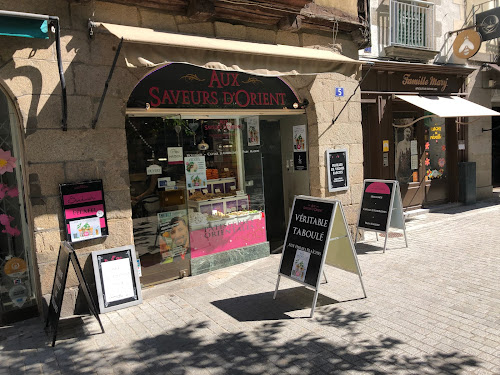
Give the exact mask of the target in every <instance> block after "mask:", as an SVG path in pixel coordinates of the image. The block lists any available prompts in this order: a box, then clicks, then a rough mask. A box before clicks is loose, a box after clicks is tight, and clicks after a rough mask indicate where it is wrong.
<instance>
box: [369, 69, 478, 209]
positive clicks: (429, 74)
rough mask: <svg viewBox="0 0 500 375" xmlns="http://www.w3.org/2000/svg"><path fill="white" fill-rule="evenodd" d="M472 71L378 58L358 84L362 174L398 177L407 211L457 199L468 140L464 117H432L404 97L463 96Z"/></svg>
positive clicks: (385, 177)
mask: <svg viewBox="0 0 500 375" xmlns="http://www.w3.org/2000/svg"><path fill="white" fill-rule="evenodd" d="M366 71H367V70H366ZM366 71H365V72H366ZM471 71H472V69H468V68H461V67H448V66H447V67H444V66H433V65H426V64H409V63H406V64H405V63H395V62H394V63H389V62H387V63H383V62H377V63H375V65H374V67H373V68H372V69H371V71H370V72H369V73H368V76H367V78H366V79H365V81H364V82H363V84H362V86H361V88H362V112H363V142H364V153H365V160H367V162H366V163H365V166H364V167H365V169H364V173H365V177H366V178H383V179H396V180H398V181H399V183H400V186H401V194H402V199H403V206H404V207H405V208H406V209H407V210H411V209H418V208H421V207H424V206H429V205H435V204H441V203H446V202H455V201H457V200H458V195H459V183H458V162H460V161H463V160H464V156H465V154H464V150H465V142H466V139H465V135H464V127H463V126H464V125H460V122H465V120H464V119H457V118H440V117H435V116H434V117H432V115H433V113H431V112H429V111H426V110H425V108H422V107H420V106H418V105H414V104H412V103H409V102H408V100H405V99H407V98H411V97H410V95H413V96H415V95H417V94H418V95H423V96H427V97H430V98H436V99H437V98H439V97H443V96H446V97H448V96H463V95H464V94H463V91H464V83H465V78H466V77H467V76H468V74H469V73H470V72H471ZM415 120H418V121H416V122H415ZM459 120H460V121H459ZM407 125H409V126H407ZM459 144H461V146H460V148H459Z"/></svg>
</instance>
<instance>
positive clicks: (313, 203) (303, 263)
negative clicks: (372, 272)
mask: <svg viewBox="0 0 500 375" xmlns="http://www.w3.org/2000/svg"><path fill="white" fill-rule="evenodd" d="M325 263H326V264H329V265H331V266H333V267H336V268H339V269H342V270H345V271H348V272H352V273H355V274H357V275H358V276H359V279H360V282H361V287H362V288H363V293H364V295H365V297H366V293H365V289H364V286H363V280H362V279H361V271H360V268H359V263H358V260H357V255H356V252H355V250H354V245H353V243H352V239H351V236H350V231H349V229H348V227H347V221H346V219H345V215H344V212H343V210H342V205H341V203H340V202H339V201H336V200H331V199H321V198H315V197H307V196H302V195H300V196H297V197H295V200H294V202H293V207H292V214H291V215H290V221H289V223H288V228H287V232H286V237H285V243H284V245H283V254H282V256H281V262H280V266H279V271H278V280H277V282H276V289H275V292H274V297H273V298H274V299H275V298H276V295H277V293H278V287H279V283H280V279H281V277H282V276H283V277H286V278H289V279H292V280H294V281H296V282H298V283H300V284H302V285H304V286H307V287H311V288H313V289H315V294H314V299H313V303H312V308H311V317H313V315H314V309H315V307H316V301H317V298H318V291H319V285H320V275H321V274H323V266H324V264H325Z"/></svg>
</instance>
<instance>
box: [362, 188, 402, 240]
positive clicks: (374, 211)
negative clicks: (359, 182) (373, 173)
mask: <svg viewBox="0 0 500 375" xmlns="http://www.w3.org/2000/svg"><path fill="white" fill-rule="evenodd" d="M394 184H395V181H383V180H365V185H364V189H363V198H362V201H361V209H360V213H359V220H358V228H364V229H369V230H373V231H376V232H386V231H387V230H388V225H389V223H388V221H389V212H390V210H391V202H392V195H393V192H394Z"/></svg>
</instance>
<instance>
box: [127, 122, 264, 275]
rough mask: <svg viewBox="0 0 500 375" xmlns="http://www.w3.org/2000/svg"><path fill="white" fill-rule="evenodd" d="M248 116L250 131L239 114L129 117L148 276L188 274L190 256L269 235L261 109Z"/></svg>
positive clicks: (139, 239)
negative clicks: (154, 171) (233, 116)
mask: <svg viewBox="0 0 500 375" xmlns="http://www.w3.org/2000/svg"><path fill="white" fill-rule="evenodd" d="M248 121H249V122H250V123H251V125H252V131H251V132H250V133H251V134H252V138H251V139H247V138H248V137H247V135H248V131H247V129H246V126H247V122H246V120H240V119H238V118H236V119H208V120H205V119H204V120H200V119H191V118H190V119H186V120H184V119H178V118H131V119H128V121H127V124H128V126H127V140H128V150H129V165H130V184H131V188H130V189H131V197H132V215H133V220H134V241H135V246H136V249H137V252H138V255H139V259H140V261H141V266H142V275H143V277H142V279H141V281H142V282H143V283H145V284H149V283H155V282H159V281H164V280H168V279H170V278H175V277H179V275H181V276H182V275H187V274H189V262H190V260H191V259H194V258H198V257H202V256H207V255H211V254H216V253H220V252H223V251H228V250H232V249H237V248H242V247H246V246H250V245H254V244H258V243H263V242H266V240H267V239H266V225H265V215H264V204H263V198H262V186H263V183H262V168H261V158H260V157H259V156H258V155H259V153H260V142H257V141H256V140H255V139H256V138H257V137H258V130H257V129H258V117H256V116H254V117H252V118H249V120H248ZM181 155H182V158H181ZM151 166H155V168H156V166H158V171H159V174H152V173H148V171H150V169H149V168H151ZM247 173H249V175H247ZM246 178H248V180H249V181H251V182H249V181H247V182H245V181H246V180H245V179H246ZM259 187H260V188H259Z"/></svg>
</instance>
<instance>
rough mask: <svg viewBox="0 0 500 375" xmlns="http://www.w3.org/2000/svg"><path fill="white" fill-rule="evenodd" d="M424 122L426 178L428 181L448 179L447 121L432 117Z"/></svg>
mask: <svg viewBox="0 0 500 375" xmlns="http://www.w3.org/2000/svg"><path fill="white" fill-rule="evenodd" d="M426 114H430V113H426ZM424 121H425V122H424V125H425V130H424V141H425V154H424V155H425V159H424V161H425V176H426V178H427V179H428V180H438V179H443V178H446V175H447V166H446V131H445V119H444V118H435V117H431V118H426V119H425V120H424Z"/></svg>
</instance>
